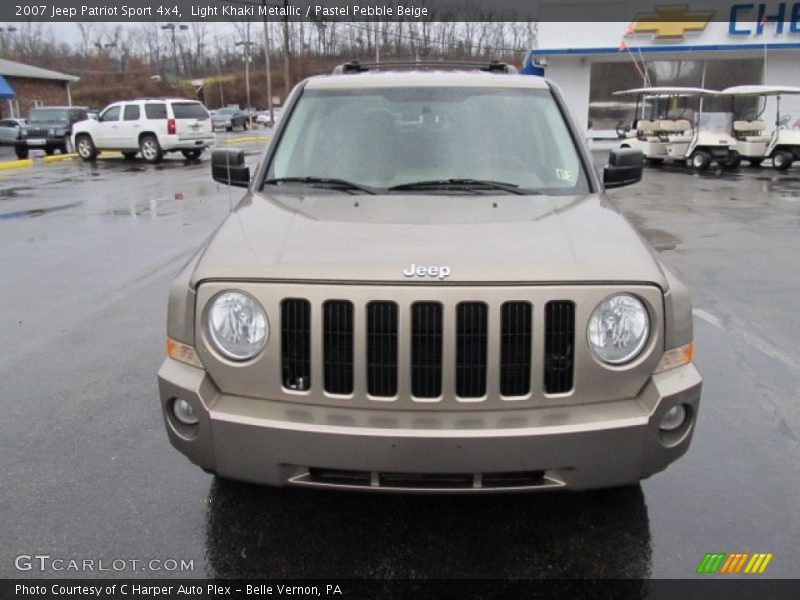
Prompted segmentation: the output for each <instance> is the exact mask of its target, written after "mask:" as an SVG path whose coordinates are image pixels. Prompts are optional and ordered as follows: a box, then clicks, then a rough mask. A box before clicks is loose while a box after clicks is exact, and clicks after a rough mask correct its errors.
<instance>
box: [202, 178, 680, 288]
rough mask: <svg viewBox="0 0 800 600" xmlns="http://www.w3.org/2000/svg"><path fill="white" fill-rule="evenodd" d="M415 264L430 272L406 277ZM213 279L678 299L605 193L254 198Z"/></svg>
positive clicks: (207, 269)
mask: <svg viewBox="0 0 800 600" xmlns="http://www.w3.org/2000/svg"><path fill="white" fill-rule="evenodd" d="M412 264H413V265H416V266H417V267H420V266H422V267H425V268H426V271H427V272H426V274H424V275H414V276H412V277H407V276H405V275H404V274H403V271H406V272H410V271H411V270H412V267H411V265H412ZM430 267H437V271H436V273H437V274H436V275H434V276H430V275H428V274H427V273H429V272H430V269H429V268H430ZM442 267H447V268H448V269H449V276H448V277H446V278H445V279H442V278H441V268H442ZM204 279H281V280H316V281H362V282H380V283H385V282H392V283H432V282H444V283H448V284H464V283H485V282H491V283H530V284H535V283H551V282H573V283H574V282H637V283H641V282H649V283H655V284H656V285H659V286H660V287H662V288H663V289H666V280H665V278H664V275H663V273H662V271H661V268H660V267H659V264H658V261H657V259H656V258H655V255H654V253H653V251H651V249H650V247H649V246H648V245H647V243H646V242H644V241H643V240H642V238H640V236H639V234H638V233H637V232H636V231H635V230H634V229H633V227H632V226H631V225H630V224H629V223H628V221H627V220H626V219H625V218H624V217H623V216H622V215H621V214H620V213H619V212H618V210H617V209H616V208H615V207H614V206H613V205H612V204H610V203H609V202H608V201H607V200H606V199H605V198H603V197H601V196H597V195H588V196H577V197H576V196H572V197H564V196H559V197H549V196H510V195H501V196H488V195H448V196H442V195H439V196H427V195H419V194H408V195H396V194H393V195H382V196H368V195H347V194H313V195H307V196H288V195H280V196H269V195H262V194H248V195H247V196H245V198H244V199H243V200H242V201H241V202H240V203H239V205H238V206H237V208H236V209H235V210H234V212H233V213H232V214H231V215H230V216H229V217H228V218H227V219H226V220H225V221H224V222H223V224H222V225H221V226H220V228H219V229H218V230H217V232H216V233H215V234H214V235H213V236H212V238H211V239H210V240H209V242H208V244H207V247H206V249H205V252H204V254H203V256H202V258H201V260H200V261H199V262H198V265H197V267H196V269H195V272H194V276H193V278H192V283H193V284H197V283H198V282H200V281H202V280H204Z"/></svg>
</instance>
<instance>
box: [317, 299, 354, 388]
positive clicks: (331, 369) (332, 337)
mask: <svg viewBox="0 0 800 600" xmlns="http://www.w3.org/2000/svg"><path fill="white" fill-rule="evenodd" d="M322 320H323V325H322V327H323V332H324V334H323V344H324V346H323V350H322V353H323V361H324V374H325V391H326V392H328V393H330V394H352V393H353V303H352V302H348V301H346V300H328V301H327V302H325V303H324V304H323V305H322Z"/></svg>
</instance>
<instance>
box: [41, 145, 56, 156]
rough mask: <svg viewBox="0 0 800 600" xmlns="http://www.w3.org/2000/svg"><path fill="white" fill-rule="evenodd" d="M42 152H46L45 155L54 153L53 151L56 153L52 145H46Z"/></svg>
mask: <svg viewBox="0 0 800 600" xmlns="http://www.w3.org/2000/svg"><path fill="white" fill-rule="evenodd" d="M44 153H45V154H47V156H53V154H55V153H56V149H55V148H53V147H52V146H47V147H46V148H45V149H44Z"/></svg>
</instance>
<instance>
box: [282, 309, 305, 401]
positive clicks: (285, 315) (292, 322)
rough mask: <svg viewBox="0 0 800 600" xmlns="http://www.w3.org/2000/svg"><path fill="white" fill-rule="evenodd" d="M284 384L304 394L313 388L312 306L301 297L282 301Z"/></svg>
mask: <svg viewBox="0 0 800 600" xmlns="http://www.w3.org/2000/svg"><path fill="white" fill-rule="evenodd" d="M281 364H282V371H283V385H284V387H286V388H289V389H290V390H297V391H305V390H307V389H309V387H310V386H311V303H310V302H309V301H308V300H303V299H299V298H286V299H285V300H284V301H283V302H281Z"/></svg>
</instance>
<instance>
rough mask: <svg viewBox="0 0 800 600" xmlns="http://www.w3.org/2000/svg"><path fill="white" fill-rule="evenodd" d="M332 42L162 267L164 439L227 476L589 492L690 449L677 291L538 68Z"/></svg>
mask: <svg viewBox="0 0 800 600" xmlns="http://www.w3.org/2000/svg"><path fill="white" fill-rule="evenodd" d="M405 66H407V65H395V66H391V65H385V64H381V65H379V66H378V67H377V68H376V67H374V66H367V65H363V64H358V63H349V64H348V65H344V66H343V67H340V68H338V69H337V71H335V72H334V74H333V75H331V76H321V77H312V78H310V79H307V80H306V81H304V82H302V83H301V84H299V85H298V86H297V87H296V88H295V90H294V91H293V92H292V95H291V97H290V100H289V102H288V105H287V110H286V114H285V118H284V119H282V120H281V123H280V125H279V127H278V129H277V131H276V133H275V136H274V139H273V140H272V141H271V143H270V144H269V147H268V148H267V150H266V152H265V155H264V157H263V160H262V161H261V164H260V167H259V168H258V169H256V171H255V173H254V174H253V177H252V178H251V177H250V172H249V168H248V167H247V166H245V163H244V155H243V153H241V152H238V151H235V150H221V151H217V152H215V153H214V156H213V157H212V170H213V174H214V178H215V179H216V180H217V181H221V182H224V183H229V184H232V185H240V186H246V187H248V192H247V194H246V195H245V196H244V198H243V199H242V200H241V201H240V202H239V204H238V205H237V206H236V208H235V210H234V211H233V212H232V214H231V215H230V216H229V217H228V218H227V219H226V221H225V222H224V223H223V224H222V226H221V227H220V228H219V229H218V230H217V232H216V233H215V234H214V235H213V236H212V238H211V239H210V240H209V241H208V242H207V244H206V245H205V247H204V248H203V249H202V250H201V251H200V252H199V253H198V254H197V255H196V256H195V257H194V258H193V259H192V260H191V261H190V263H189V264H188V265H187V266H186V267H185V268H184V269H183V271H182V273H180V275H179V276H178V277H177V279H176V280H175V282H174V284H173V287H172V290H171V293H170V297H169V308H168V325H167V330H168V340H167V349H168V357H167V359H166V361H165V362H164V364H163V366H162V368H161V370H160V372H159V384H160V395H161V405H162V409H163V413H164V418H165V421H166V427H167V431H168V434H169V437H170V440H171V442H172V444H173V445H174V446H175V447H176V448H177V449H178V450H180V451H181V452H183V453H184V454H185V455H186V456H187V457H189V459H190V460H191V461H192V462H194V463H196V464H198V465H200V466H201V467H203V468H204V469H206V470H208V471H211V472H214V473H217V474H218V475H219V476H221V477H223V478H231V479H239V480H245V481H251V482H257V483H263V484H270V485H287V484H291V485H303V486H316V487H328V488H344V489H357V490H375V491H436V492H490V491H515V490H549V489H559V488H566V489H576V490H577V489H588V488H598V487H610V486H620V485H626V484H630V483H634V482H637V481H638V480H640V479H642V478H643V477H647V476H649V475H651V474H652V473H655V472H657V471H660V470H662V469H664V468H665V467H666V466H667V465H668V464H669V463H670V462H672V461H673V460H675V459H677V458H678V457H679V456H681V455H682V454H683V453H684V452H686V450H687V448H688V446H689V443H690V439H691V435H692V431H693V426H694V423H695V419H696V416H697V409H698V403H699V399H700V388H701V378H700V375H699V374H698V372H697V370H696V369H695V367H694V365H693V364H692V348H693V345H692V315H691V306H690V300H689V295H688V291H687V289H686V287H684V286H683V285H682V284H681V283H680V282H679V281H678V280H677V279H676V278H675V276H674V275H673V274H672V273H671V272H670V271H669V270H668V269H667V268H666V267H665V265H664V264H662V263H661V262H660V261H659V259H658V257H657V256H656V255H655V253H654V252H653V251H652V250H651V248H649V247H648V246H647V245H646V244H645V243H644V242H643V241H642V240H641V238H640V237H639V236H638V234H637V233H636V232H635V231H634V229H633V228H632V227H631V226H630V225H629V223H628V222H627V221H626V220H625V219H624V218H623V217H622V216H621V215H620V213H619V212H618V211H617V209H616V208H615V207H614V206H613V204H611V203H610V202H609V200H608V199H607V198H606V196H605V195H604V188H608V187H616V186H620V185H627V184H629V183H634V182H636V181H638V180H639V179H640V178H641V176H642V162H643V159H642V155H641V153H640V152H639V151H637V150H630V149H627V150H623V149H620V150H615V151H612V153H611V156H610V158H609V164H608V165H607V166H606V167H605V170H604V172H603V178H602V180H601V179H600V178H599V177H598V176H597V174H596V173H595V170H594V169H593V168H592V166H591V161H590V158H589V156H588V153H587V151H586V149H585V147H584V145H583V144H582V143H581V142H580V141H579V139H580V135H579V132H578V130H577V129H576V127H575V126H574V124H573V123H572V121H571V120H570V119H569V118H568V117H567V111H566V109H565V107H564V102H563V100H562V99H561V96H560V94H559V92H558V90H557V89H556V88H555V86H554V85H553V84H552V83H550V82H549V81H547V80H545V79H542V78H539V77H533V76H521V75H517V74H515V73H514V72H513V69H512V68H511V67H506V66H505V65H502V64H499V63H490V64H488V65H484V66H482V67H475V66H473V67H472V68H471V69H470V68H468V66H467V65H461V67H460V68H455V69H453V70H448V69H447V68H446V67H447V65H437V66H435V67H433V68H432V70H425V69H423V68H422V66H416V65H415V66H413V67H412V69H411V70H405V68H404V67H405Z"/></svg>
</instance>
